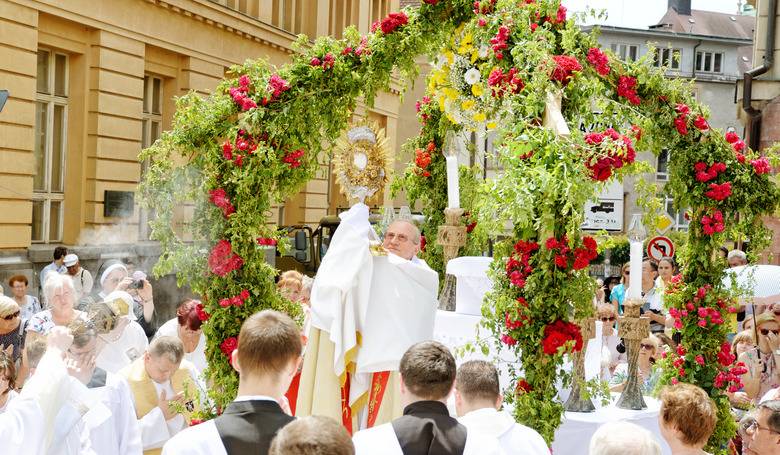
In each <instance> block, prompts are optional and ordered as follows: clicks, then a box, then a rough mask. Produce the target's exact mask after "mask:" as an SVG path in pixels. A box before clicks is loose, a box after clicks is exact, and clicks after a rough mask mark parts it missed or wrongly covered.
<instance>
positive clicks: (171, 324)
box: [154, 318, 208, 376]
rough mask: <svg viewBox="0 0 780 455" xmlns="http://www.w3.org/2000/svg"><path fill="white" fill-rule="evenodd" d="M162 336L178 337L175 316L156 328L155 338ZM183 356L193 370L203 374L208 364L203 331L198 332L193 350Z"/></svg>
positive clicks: (177, 322)
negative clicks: (196, 342) (193, 366)
mask: <svg viewBox="0 0 780 455" xmlns="http://www.w3.org/2000/svg"><path fill="white" fill-rule="evenodd" d="M163 336H169V337H176V338H179V321H178V320H177V319H176V318H173V319H171V320H169V321H166V322H165V324H163V325H161V326H160V328H159V329H157V333H156V334H155V335H154V338H155V339H156V338H159V337H163ZM184 358H185V359H186V360H188V361H189V362H190V363H192V364H193V365H195V370H197V372H198V374H199V375H201V376H202V375H203V372H204V371H206V367H207V366H208V363H207V362H206V335H204V334H203V332H201V334H200V340H198V345H197V346H195V350H194V351H192V352H188V353H185V354H184Z"/></svg>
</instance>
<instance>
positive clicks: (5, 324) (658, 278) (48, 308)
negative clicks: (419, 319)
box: [0, 248, 780, 455]
mask: <svg viewBox="0 0 780 455" xmlns="http://www.w3.org/2000/svg"><path fill="white" fill-rule="evenodd" d="M728 261H729V264H730V265H732V266H740V265H745V264H746V259H745V257H744V255H742V256H740V254H738V253H735V252H731V253H729V254H728ZM621 272H622V277H621V279H620V282H619V283H614V282H610V281H612V280H607V283H606V284H605V286H604V289H603V291H604V292H603V295H601V296H598V298H597V299H596V304H597V307H596V316H597V320H599V321H601V322H602V336H603V342H604V343H603V346H604V351H603V353H602V354H603V355H602V365H601V366H602V368H601V378H602V379H603V380H605V381H608V382H609V384H610V389H611V390H612V391H614V392H619V391H621V390H622V389H623V387H624V385H625V383H626V382H627V380H628V368H627V363H626V352H625V347H624V346H623V343H622V341H621V339H620V338H619V336H618V329H617V325H618V323H619V316H620V315H621V314H622V306H623V302H624V300H625V294H626V289H627V288H628V286H629V285H630V272H631V270H630V267H629V266H628V265H625V266H624V267H623V268H622V270H621ZM678 272H679V271H678V270H677V267H676V265H675V264H674V261H673V260H671V259H668V258H665V259H663V260H661V261H659V262H658V263H655V262H652V261H645V262H644V263H643V270H642V278H641V280H642V298H643V301H644V306H643V310H644V312H645V314H647V315H653V316H655V317H653V316H650V317H651V319H652V323H653V324H652V325H651V330H650V333H648V335H647V337H646V338H645V339H643V340H642V341H641V343H640V353H639V368H638V375H639V379H640V384H642V387H643V388H644V391H645V392H646V393H648V394H649V393H651V392H652V391H653V390H654V389H656V384H657V381H658V379H659V377H660V374H661V372H660V371H659V369H658V368H657V367H656V365H655V360H656V359H658V358H659V357H660V356H661V355H662V353H663V352H664V351H665V350H667V349H673V348H674V343H675V342H674V340H672V339H671V338H670V337H669V336H667V335H668V333H667V327H668V325H669V324H667V317H666V315H665V314H664V310H663V300H662V299H663V294H664V293H663V289H664V286H666V285H667V284H668V283H669V280H670V279H671V277H672V276H674V275H675V274H676V273H678ZM97 276H98V277H99V279H98V280H97V283H95V284H96V285H97V286H94V285H93V279H92V275H91V274H90V272H89V271H88V270H86V269H84V268H82V267H81V266H80V264H79V260H78V257H77V256H76V255H74V254H68V252H67V251H66V250H65V249H64V248H58V249H57V250H55V255H54V261H53V262H52V263H51V264H49V265H48V266H47V267H46V268H44V270H43V271H42V272H41V279H42V282H43V286H42V291H41V299H40V300H39V299H37V298H35V297H33V296H31V295H29V294H27V292H28V286H29V282H28V279H27V278H26V277H24V276H22V275H18V276H13V277H11V278H10V279H9V281H8V286H9V289H10V290H11V296H10V297H6V296H0V434H2V435H3V440H4V441H9V442H8V445H7V447H9V448H10V452H7V453H22V452H23V451H24V452H25V453H31V454H37V453H51V454H60V453H61V454H140V453H144V454H159V453H162V454H166V455H167V454H179V453H182V454H184V453H186V454H198V453H203V454H206V453H209V454H212V453H216V454H218V453H229V454H239V453H241V454H243V453H263V454H265V453H270V454H315V453H316V454H321V453H322V454H334V455H338V454H355V453H357V454H383V453H387V454H396V453H403V454H428V453H430V454H434V453H435V454H469V453H480V454H491V453H496V454H502V453H505V454H530V455H537V454H539V455H541V454H544V455H546V454H548V453H549V450H550V449H549V448H548V445H547V444H546V442H545V441H544V439H543V438H542V437H541V436H540V435H539V434H538V433H537V432H536V431H534V430H533V429H531V428H529V427H526V426H523V425H520V424H518V423H516V422H515V421H514V419H513V417H512V416H511V414H510V413H509V412H508V411H507V410H506V409H503V403H504V397H503V396H502V394H501V388H500V385H499V375H498V371H497V370H496V367H495V366H494V365H493V364H491V363H489V362H485V361H479V360H472V361H468V362H465V363H463V364H462V365H460V367H456V363H455V359H454V357H453V355H452V354H451V353H450V351H449V350H448V348H446V347H445V346H443V345H441V344H439V343H436V342H432V341H426V342H421V343H417V344H415V345H413V346H411V347H410V348H409V349H408V350H407V351H406V353H405V354H404V355H403V357H402V358H401V361H400V366H399V373H400V379H401V380H400V384H399V386H400V391H399V394H400V397H401V401H402V403H403V405H404V412H403V416H402V417H400V418H398V419H395V420H393V421H392V422H390V423H387V424H383V425H377V426H375V427H373V428H368V429H363V430H361V431H357V432H356V433H355V434H354V435H350V434H349V433H347V431H346V430H345V428H344V426H342V425H341V424H340V423H338V422H336V421H335V420H333V419H330V418H328V417H323V416H309V417H304V418H298V419H296V418H295V417H294V407H295V399H294V397H290V390H291V389H293V388H294V387H290V385H291V384H295V382H296V381H297V380H299V379H300V365H301V362H302V357H303V355H305V346H306V342H307V335H308V331H309V325H310V319H311V318H310V308H309V299H310V296H311V290H312V280H311V278H309V277H306V276H304V275H302V274H300V273H298V272H295V271H289V272H285V273H283V274H282V275H281V276H280V277H279V280H278V283H277V289H278V292H279V293H280V294H281V295H283V296H285V297H286V298H288V299H290V300H291V301H294V302H299V303H300V305H301V308H302V310H303V313H304V324H303V327H302V328H299V327H298V325H297V324H296V323H295V322H293V321H292V320H291V319H290V318H289V317H288V316H286V315H284V314H281V313H277V312H274V311H262V312H260V313H257V314H255V315H253V316H252V317H250V318H249V319H247V320H246V321H245V322H244V324H243V326H242V328H241V332H240V335H239V337H238V349H236V350H235V351H234V352H233V354H232V359H231V364H232V365H233V367H234V368H235V370H236V371H237V372H238V375H239V384H238V396H237V397H236V398H235V400H234V401H233V402H232V403H231V404H230V405H229V406H227V407H226V408H225V409H224V410H223V412H222V413H221V414H220V415H219V416H218V417H217V418H216V419H213V420H209V421H206V422H203V423H200V422H198V421H196V420H193V419H192V416H193V415H194V414H195V413H196V412H197V411H198V410H199V409H201V408H202V407H204V406H211V403H210V402H209V400H208V397H207V393H206V391H207V390H208V387H209V386H210V384H209V382H208V381H207V380H206V378H205V377H204V371H205V369H206V366H207V359H206V353H205V344H206V339H205V336H204V335H203V333H202V330H201V324H202V321H201V318H200V317H199V316H198V310H199V307H198V304H199V302H198V301H197V300H192V299H187V300H185V301H184V302H182V303H181V304H180V305H179V306H178V308H177V310H176V317H175V318H173V319H171V320H169V321H167V322H165V323H164V324H162V325H161V326H160V327H159V328H158V329H155V328H154V327H153V326H152V318H153V315H154V301H153V289H152V285H151V284H150V283H149V281H148V280H146V278H145V276H143V274H142V273H138V272H135V273H131V272H130V270H129V269H128V267H127V266H126V265H125V264H122V263H120V262H115V263H109V264H106V265H105V266H104V267H103V269H102V270H101V271H100V273H99V274H98V275H97ZM772 303H773V302H772V301H771V298H770V299H764V300H763V301H762V302H761V305H763V306H764V308H761V311H758V310H756V311H754V312H753V315H752V317H750V318H745V319H744V320H743V321H742V325H743V327H741V328H743V329H744V330H742V331H740V332H738V333H735V334H734V337H733V353H734V354H735V356H736V357H737V358H738V359H739V361H742V362H744V363H745V364H746V365H747V370H748V371H747V373H745V376H744V377H743V383H744V388H743V389H742V390H739V391H736V392H734V393H731V394H729V398H730V400H731V402H732V405H733V406H734V408H735V415H736V416H737V418H741V421H740V436H741V440H739V439H738V442H741V443H742V452H741V453H743V454H751V455H764V454H774V453H780V376H779V374H780V373H778V369H779V368H778V363H777V362H776V361H775V357H776V356H780V336H779V334H780V321H779V319H780V314H777V315H776V314H775V313H774V311H773V310H774V306H773V305H772ZM778 312H779V313H780V311H778ZM63 372H64V373H63ZM44 375H45V376H44ZM211 385H213V384H211ZM659 399H660V401H661V410H660V415H659V426H660V428H661V434H662V436H663V438H664V439H665V440H666V442H667V444H668V446H669V447H670V448H671V449H672V453H673V454H675V455H677V454H687V453H704V452H703V449H702V448H703V447H704V445H705V444H706V442H707V440H708V438H709V436H710V434H711V433H712V431H713V429H714V426H715V422H716V418H717V417H716V415H717V412H716V408H715V404H714V403H713V402H712V400H710V398H709V397H708V396H707V394H706V393H705V392H704V391H703V390H702V389H700V388H698V387H696V386H693V385H689V384H677V385H674V386H669V387H666V388H664V389H663V390H662V391H661V392H660V395H659ZM748 408H752V412H749V413H745V412H742V413H739V409H748ZM30 425H32V426H36V428H34V429H33V428H30ZM39 427H40V428H39ZM13 432H20V433H19V434H21V435H24V437H20V436H19V434H16V433H13ZM6 435H8V437H7V438H6V437H5V436H6ZM12 435H13V436H12ZM30 438H40V440H36V441H35V443H34V444H31V443H30V442H29V441H30ZM35 447H37V448H38V449H39V450H37V449H35ZM589 452H590V454H592V455H611V454H625V453H632V454H638V455H644V454H648V455H650V454H658V453H660V444H659V441H658V440H656V439H655V437H654V436H653V435H652V434H651V433H649V432H648V431H646V430H643V429H641V428H639V427H636V426H635V425H633V424H631V423H628V422H617V423H612V424H607V425H604V426H602V427H601V428H600V429H599V430H598V431H597V432H596V434H594V436H593V438H592V439H591V441H590V448H589ZM4 453H6V452H5V451H4Z"/></svg>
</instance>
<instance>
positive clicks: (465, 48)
mask: <svg viewBox="0 0 780 455" xmlns="http://www.w3.org/2000/svg"><path fill="white" fill-rule="evenodd" d="M473 50H474V46H472V45H471V44H469V43H461V45H460V47H458V54H460V55H466V54H468V53H470V52H472V51H473Z"/></svg>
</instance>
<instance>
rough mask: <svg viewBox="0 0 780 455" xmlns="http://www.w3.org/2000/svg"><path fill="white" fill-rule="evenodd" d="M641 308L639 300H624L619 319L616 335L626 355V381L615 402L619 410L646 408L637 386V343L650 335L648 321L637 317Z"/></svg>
mask: <svg viewBox="0 0 780 455" xmlns="http://www.w3.org/2000/svg"><path fill="white" fill-rule="evenodd" d="M641 307H642V301H641V300H640V299H626V300H625V302H623V316H621V317H620V318H619V323H620V326H619V330H618V335H619V336H620V337H621V338H623V342H624V343H625V345H626V353H627V355H628V381H627V382H626V385H625V387H624V388H623V393H622V394H621V395H620V398H618V401H617V407H619V408H621V409H633V410H637V411H638V410H640V409H645V408H647V405H646V404H645V399H644V397H643V396H642V385H641V384H639V374H638V370H639V343H640V342H641V341H642V340H643V339H645V338H647V334H648V333H650V320H649V319H648V318H642V317H640V316H639V309H640V308H641Z"/></svg>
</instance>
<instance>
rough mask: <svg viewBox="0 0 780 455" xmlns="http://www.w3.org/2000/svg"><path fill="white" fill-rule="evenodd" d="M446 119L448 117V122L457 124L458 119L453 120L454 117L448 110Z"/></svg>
mask: <svg viewBox="0 0 780 455" xmlns="http://www.w3.org/2000/svg"><path fill="white" fill-rule="evenodd" d="M447 119H449V121H450V122H452V123H454V124H456V125H457V124H458V121H457V120H455V117H453V116H452V114H450V113H449V112H448V113H447Z"/></svg>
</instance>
